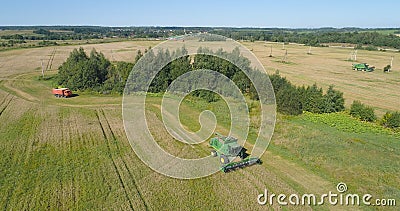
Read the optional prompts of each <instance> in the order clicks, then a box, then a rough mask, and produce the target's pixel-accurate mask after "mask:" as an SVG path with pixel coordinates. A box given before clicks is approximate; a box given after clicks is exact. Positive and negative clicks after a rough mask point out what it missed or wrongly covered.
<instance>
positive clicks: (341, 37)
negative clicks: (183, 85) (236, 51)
mask: <svg viewBox="0 0 400 211" xmlns="http://www.w3.org/2000/svg"><path fill="white" fill-rule="evenodd" d="M215 33H217V34H220V35H223V36H226V37H230V38H233V39H236V40H251V41H255V40H259V41H271V42H295V43H302V44H306V45H312V46H320V45H322V44H324V43H351V44H359V45H371V46H380V47H393V48H396V49H400V37H397V36H395V35H394V34H390V35H386V34H382V33H378V32H357V31H356V32H323V31H315V32H303V33H298V32H292V31H277V30H272V31H265V30H215Z"/></svg>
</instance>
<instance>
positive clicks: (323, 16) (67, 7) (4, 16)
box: [0, 0, 400, 28]
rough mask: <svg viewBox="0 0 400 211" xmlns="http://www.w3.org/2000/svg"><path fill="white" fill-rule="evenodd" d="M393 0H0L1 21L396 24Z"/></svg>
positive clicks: (399, 3) (398, 19) (398, 15)
mask: <svg viewBox="0 0 400 211" xmlns="http://www.w3.org/2000/svg"><path fill="white" fill-rule="evenodd" d="M398 8H400V1H396V0H380V1H370V0H364V1H361V0H355V1H351V0H347V1H346V0H336V1H317V0H314V1H312V0H298V1H295V0H281V1H278V0H274V1H267V0H265V1H257V0H256V1H246V0H241V1H235V0H231V1H228V0H220V1H218V0H197V1H189V0H185V1H177V0H166V1H155V0H147V1H146V0H141V1H128V0H122V1H117V0H116V1H112V0H108V1H104V0H97V1H84V0H80V1H78V0H68V1H57V0H51V1H50V0H43V1H24V0H20V1H4V2H2V3H1V8H0V25H101V26H232V27H289V28H303V27H307V28H309V27H313V28H315V27H353V26H354V27H400V13H399V12H398Z"/></svg>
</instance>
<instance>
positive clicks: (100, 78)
mask: <svg viewBox="0 0 400 211" xmlns="http://www.w3.org/2000/svg"><path fill="white" fill-rule="evenodd" d="M132 68H133V64H132V63H127V62H116V63H111V62H110V61H109V60H107V59H106V58H105V57H104V55H103V54H102V53H99V52H97V51H96V50H95V49H93V50H92V51H91V52H90V55H87V54H86V52H85V51H84V49H83V48H79V49H74V50H73V51H72V52H71V53H70V55H69V57H68V58H67V60H66V61H65V62H64V63H63V64H62V65H61V66H60V67H59V71H58V75H57V83H58V84H59V85H62V86H66V87H69V88H70V89H72V90H94V91H99V92H100V91H102V92H111V91H112V92H119V93H122V92H123V89H124V86H125V81H126V79H127V78H128V75H129V73H130V71H131V70H132Z"/></svg>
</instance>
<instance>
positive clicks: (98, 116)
mask: <svg viewBox="0 0 400 211" xmlns="http://www.w3.org/2000/svg"><path fill="white" fill-rule="evenodd" d="M95 115H96V117H97V120H98V122H99V125H100V128H101V131H102V133H103V138H104V142H105V143H106V144H107V149H108V152H109V153H108V156H109V157H110V159H111V161H112V164H113V167H114V170H115V172H116V173H117V176H118V179H119V182H120V184H121V186H122V188H123V189H124V193H125V197H126V199H127V200H128V202H129V207H130V208H131V210H134V207H133V203H132V201H131V199H130V198H129V194H128V191H127V189H126V187H125V183H124V181H123V180H122V177H121V173H120V171H119V170H118V167H117V164H116V163H115V160H114V158H113V156H112V153H111V147H110V140H109V139H108V138H107V134H106V131H105V130H104V126H103V124H102V123H101V120H100V115H99V111H97V110H96V112H95Z"/></svg>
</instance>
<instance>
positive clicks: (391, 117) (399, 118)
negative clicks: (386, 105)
mask: <svg viewBox="0 0 400 211" xmlns="http://www.w3.org/2000/svg"><path fill="white" fill-rule="evenodd" d="M381 124H382V125H383V126H385V127H388V128H398V127H400V112H398V111H396V112H386V114H385V115H384V116H383V118H382V121H381Z"/></svg>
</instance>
